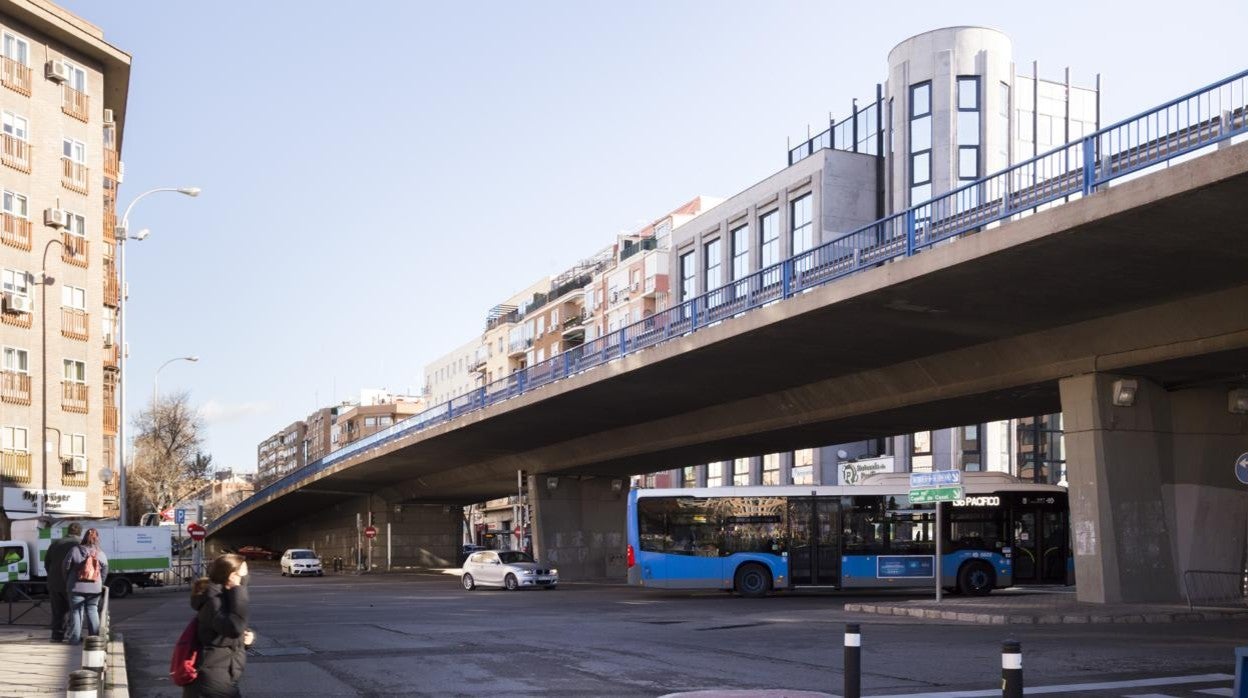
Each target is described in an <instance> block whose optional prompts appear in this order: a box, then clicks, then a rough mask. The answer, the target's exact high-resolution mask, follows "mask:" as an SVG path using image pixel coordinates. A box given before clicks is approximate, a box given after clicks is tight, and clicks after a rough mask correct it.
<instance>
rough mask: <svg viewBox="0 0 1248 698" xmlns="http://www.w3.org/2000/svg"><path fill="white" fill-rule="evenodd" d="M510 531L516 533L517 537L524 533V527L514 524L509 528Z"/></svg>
mask: <svg viewBox="0 0 1248 698" xmlns="http://www.w3.org/2000/svg"><path fill="white" fill-rule="evenodd" d="M511 532H512V533H514V534H516V538H519V537H520V536H522V535H524V529H523V528H520V527H519V526H516V527H515V528H513V529H511Z"/></svg>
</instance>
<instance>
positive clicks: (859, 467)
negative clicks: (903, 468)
mask: <svg viewBox="0 0 1248 698" xmlns="http://www.w3.org/2000/svg"><path fill="white" fill-rule="evenodd" d="M839 465H840V466H841V484H842V485H860V484H862V480H863V478H865V477H867V476H868V475H875V474H876V473H891V472H893V457H892V456H886V457H884V458H867V459H864V460H856V461H847V460H843V461H841V462H840V463H839Z"/></svg>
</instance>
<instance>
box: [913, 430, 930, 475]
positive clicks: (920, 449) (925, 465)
mask: <svg viewBox="0 0 1248 698" xmlns="http://www.w3.org/2000/svg"><path fill="white" fill-rule="evenodd" d="M910 472H912V473H930V472H932V432H930V431H919V432H915V434H914V436H913V437H911V441H910Z"/></svg>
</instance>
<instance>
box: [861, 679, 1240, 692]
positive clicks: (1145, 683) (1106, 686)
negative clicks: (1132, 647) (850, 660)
mask: <svg viewBox="0 0 1248 698" xmlns="http://www.w3.org/2000/svg"><path fill="white" fill-rule="evenodd" d="M1234 678H1235V677H1234V676H1232V675H1230V674H1199V675H1196V676H1163V677H1161V678H1156V679H1134V680H1131V681H1106V682H1103V683H1071V684H1065V685H1062V686H1028V687H1026V688H1024V689H1023V693H1024V694H1026V695H1043V694H1046V693H1077V692H1079V691H1106V690H1114V689H1119V688H1149V687H1152V686H1175V685H1178V684H1184V683H1212V682H1214V681H1230V680H1232V679H1234ZM999 695H1001V691H999V690H997V691H946V692H943V693H891V694H889V695H886V696H870V697H869V698H992V697H993V696H999Z"/></svg>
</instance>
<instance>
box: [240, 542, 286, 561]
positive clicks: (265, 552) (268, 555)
mask: <svg viewBox="0 0 1248 698" xmlns="http://www.w3.org/2000/svg"><path fill="white" fill-rule="evenodd" d="M234 552H235V553H236V554H238V555H242V556H243V558H244V559H246V560H272V559H273V558H275V557H277V553H275V552H273V551H272V550H269V549H268V548H264V547H261V546H259V545H244V546H242V547H240V548H239V549H238V550H235V551H234Z"/></svg>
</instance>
